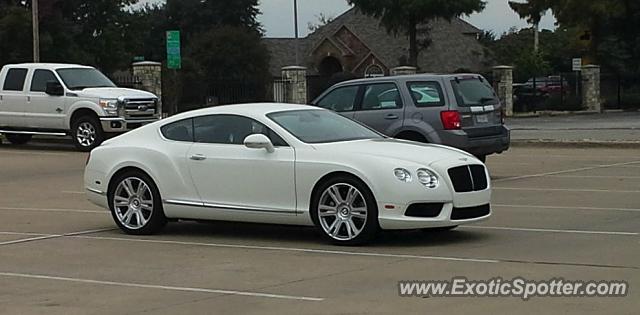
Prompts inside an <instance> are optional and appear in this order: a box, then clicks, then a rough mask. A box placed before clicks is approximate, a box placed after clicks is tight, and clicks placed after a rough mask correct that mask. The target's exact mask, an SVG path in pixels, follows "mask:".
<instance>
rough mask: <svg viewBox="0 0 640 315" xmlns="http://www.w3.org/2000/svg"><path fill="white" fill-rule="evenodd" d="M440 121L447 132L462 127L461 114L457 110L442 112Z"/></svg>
mask: <svg viewBox="0 0 640 315" xmlns="http://www.w3.org/2000/svg"><path fill="white" fill-rule="evenodd" d="M440 119H441V120H442V126H443V127H444V129H445V130H456V129H460V128H461V127H462V124H461V122H460V113H459V112H458V111H457V110H447V111H444V112H440Z"/></svg>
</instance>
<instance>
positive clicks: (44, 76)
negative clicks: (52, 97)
mask: <svg viewBox="0 0 640 315" xmlns="http://www.w3.org/2000/svg"><path fill="white" fill-rule="evenodd" d="M48 82H59V81H58V78H56V76H55V75H54V74H53V72H51V71H49V70H42V69H38V70H36V71H35V72H34V73H33V79H31V92H44V91H46V90H47V83H48Z"/></svg>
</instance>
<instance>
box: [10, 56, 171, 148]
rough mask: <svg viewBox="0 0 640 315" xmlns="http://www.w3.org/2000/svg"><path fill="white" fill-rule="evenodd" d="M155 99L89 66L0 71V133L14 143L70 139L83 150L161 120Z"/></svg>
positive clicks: (21, 66)
mask: <svg viewBox="0 0 640 315" xmlns="http://www.w3.org/2000/svg"><path fill="white" fill-rule="evenodd" d="M161 115H162V110H161V108H160V105H159V102H158V97H157V96H155V95H154V94H152V93H149V92H145V91H140V90H133V89H125V88H118V87H116V85H115V84H114V83H113V82H111V80H109V79H108V78H107V77H106V76H105V75H104V74H102V73H101V72H100V71H98V70H96V69H95V68H92V67H87V66H81V65H70V64H44V63H27V64H16V65H6V66H4V67H3V68H2V70H1V71H0V133H1V134H4V136H5V137H6V138H7V140H9V142H11V143H13V144H25V143H27V142H29V141H30V140H31V137H32V136H33V135H50V136H71V137H72V139H73V142H74V144H75V145H76V147H77V148H78V149H79V150H81V151H90V150H91V149H93V148H95V147H96V146H99V145H100V143H102V141H103V140H104V139H105V138H106V137H107V136H108V135H109V134H116V133H123V132H126V131H128V130H131V129H135V128H137V127H140V126H142V125H144V124H147V123H151V122H154V121H157V120H158V119H160V117H161Z"/></svg>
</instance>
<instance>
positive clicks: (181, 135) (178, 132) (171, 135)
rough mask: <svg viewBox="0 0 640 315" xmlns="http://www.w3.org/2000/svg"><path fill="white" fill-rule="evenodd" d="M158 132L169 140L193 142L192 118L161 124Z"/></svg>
mask: <svg viewBox="0 0 640 315" xmlns="http://www.w3.org/2000/svg"><path fill="white" fill-rule="evenodd" d="M160 132H162V135H163V136H164V137H165V138H167V139H169V140H174V141H185V142H193V119H184V120H180V121H177V122H174V123H170V124H168V125H165V126H162V128H160Z"/></svg>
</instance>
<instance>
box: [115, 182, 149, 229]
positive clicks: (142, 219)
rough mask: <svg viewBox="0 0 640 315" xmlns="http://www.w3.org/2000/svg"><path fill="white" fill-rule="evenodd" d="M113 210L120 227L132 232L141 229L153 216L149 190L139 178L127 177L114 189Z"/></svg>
mask: <svg viewBox="0 0 640 315" xmlns="http://www.w3.org/2000/svg"><path fill="white" fill-rule="evenodd" d="M113 208H114V212H115V214H116V217H117V218H118V221H119V222H120V223H121V224H122V225H124V226H125V227H127V228H129V229H132V230H137V229H141V228H142V227H144V226H145V224H147V222H149V219H150V218H151V215H152V214H153V194H152V193H151V189H149V186H148V185H147V184H146V183H145V182H144V181H143V180H141V179H140V178H137V177H127V178H125V179H123V180H122V181H121V182H120V183H119V184H118V186H117V187H116V190H115V193H114V194H113Z"/></svg>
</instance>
